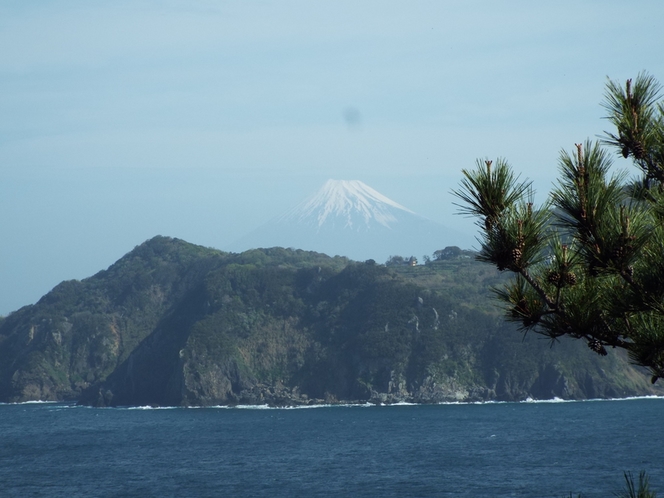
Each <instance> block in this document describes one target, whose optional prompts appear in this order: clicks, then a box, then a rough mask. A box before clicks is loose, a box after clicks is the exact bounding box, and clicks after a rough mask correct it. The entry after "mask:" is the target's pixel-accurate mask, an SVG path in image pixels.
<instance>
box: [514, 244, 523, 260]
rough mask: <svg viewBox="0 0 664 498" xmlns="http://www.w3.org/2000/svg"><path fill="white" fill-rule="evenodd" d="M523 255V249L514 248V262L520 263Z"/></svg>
mask: <svg viewBox="0 0 664 498" xmlns="http://www.w3.org/2000/svg"><path fill="white" fill-rule="evenodd" d="M521 256H523V253H522V252H521V249H519V248H518V247H515V248H514V249H512V261H513V262H514V263H518V262H519V260H520V259H521Z"/></svg>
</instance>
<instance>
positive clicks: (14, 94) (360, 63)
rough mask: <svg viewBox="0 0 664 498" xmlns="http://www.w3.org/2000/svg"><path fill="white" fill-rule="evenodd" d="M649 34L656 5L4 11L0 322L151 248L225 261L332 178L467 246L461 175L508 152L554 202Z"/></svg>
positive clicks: (6, 4) (645, 53) (153, 4)
mask: <svg viewBox="0 0 664 498" xmlns="http://www.w3.org/2000/svg"><path fill="white" fill-rule="evenodd" d="M662 19H664V2H662V1H661V0H640V1H638V2H625V1H624V0H621V1H617V0H601V1H599V0H598V1H578V0H576V1H567V0H559V1H556V2H533V1H532V0H530V1H505V2H499V1H490V0H478V1H466V2H451V1H443V0H436V1H434V0H430V1H411V2H404V1H401V2H396V1H389V0H380V1H361V0H353V1H335V2H312V1H310V0H309V1H288V0H285V1H284V0H280V1H253V2H251V1H216V2H213V1H195V0H194V1H179V0H171V1H163V0H162V1H156V0H154V1H140V0H132V1H126V0H119V1H114V2H89V1H74V0H59V1H57V2H56V1H48V0H38V1H34V2H26V1H23V0H0V234H1V236H2V238H1V240H0V314H6V313H8V312H10V311H12V310H15V309H17V308H19V307H21V306H23V305H25V304H31V303H33V302H35V301H36V300H38V299H39V297H41V296H42V295H43V294H45V293H46V292H48V291H49V290H50V289H51V288H52V287H53V286H55V285H56V284H57V283H58V282H60V281H62V280H66V279H73V278H76V279H81V278H84V277H87V276H90V275H92V274H94V273H96V272H97V271H99V270H101V269H104V268H106V267H108V266H109V265H110V264H112V263H113V262H114V261H115V260H117V259H118V258H119V257H121V256H122V255H123V254H125V253H126V252H128V251H130V250H131V249H132V248H133V247H134V246H136V245H138V244H140V243H141V242H143V241H145V240H147V239H148V238H150V237H152V236H154V235H157V234H161V235H168V236H173V237H179V238H182V239H185V240H187V241H190V242H193V243H197V244H202V245H206V246H211V247H217V248H223V247H224V246H225V245H226V244H229V243H231V242H232V241H234V240H235V239H236V238H238V237H240V236H241V235H244V234H245V233H246V232H248V231H250V230H252V229H254V228H256V227H257V226H258V225H260V224H262V223H264V222H265V221H267V220H268V219H270V218H271V217H272V216H274V215H276V214H279V213H281V212H283V211H285V210H286V209H288V208H290V207H292V206H293V205H294V204H296V203H297V202H299V201H300V200H302V198H304V197H306V196H308V195H310V194H311V193H313V192H314V191H315V190H317V189H318V188H319V187H320V186H321V185H322V184H323V183H324V181H325V180H327V179H329V178H335V179H348V180H351V179H357V180H362V181H364V182H365V183H367V184H368V185H370V186H372V187H373V188H375V189H377V190H378V191H380V192H381V193H383V194H385V195H387V196H388V197H390V198H392V199H393V200H395V201H396V202H398V203H400V204H402V205H404V206H406V207H408V208H409V209H411V210H413V211H415V212H417V213H419V214H421V215H423V216H426V217H428V218H430V219H433V220H435V221H439V222H441V223H443V224H446V225H448V226H451V227H454V228H457V229H462V230H466V231H469V232H470V231H474V227H473V225H472V222H471V221H469V220H468V219H466V218H463V217H460V216H453V214H452V213H454V212H455V207H454V206H453V205H452V202H453V199H452V197H451V196H450V194H449V191H450V189H452V188H454V187H456V185H457V183H458V181H459V178H460V170H461V168H469V167H472V166H473V165H474V162H475V160H476V158H483V157H490V158H495V157H497V156H501V157H506V158H508V160H509V161H510V162H511V163H512V164H513V165H514V167H515V168H516V169H517V170H519V171H521V172H523V174H524V176H527V177H529V178H531V179H533V180H534V181H535V182H536V187H537V188H538V190H539V191H540V192H541V193H542V195H543V194H544V193H546V192H547V191H548V190H549V188H550V186H551V182H552V181H553V180H554V178H555V173H556V164H557V157H558V154H559V151H560V149H561V148H566V149H571V148H573V146H574V143H575V142H579V141H583V140H585V139H586V138H594V137H595V136H597V135H599V134H601V133H602V131H603V130H604V129H606V128H607V123H606V122H604V121H602V119H601V117H602V115H603V110H602V108H601V106H600V105H599V104H600V102H601V100H602V95H603V91H604V85H605V83H606V77H607V76H609V77H611V78H613V79H620V80H624V79H626V78H628V77H633V76H635V75H636V74H637V73H638V72H640V71H642V70H647V71H648V72H650V73H651V74H653V75H654V76H655V77H657V78H659V79H660V80H663V81H664V57H662V49H663V48H664V31H663V30H662V28H661V21H662ZM617 164H618V165H620V163H617ZM440 245H441V248H442V247H444V246H445V245H446V244H445V241H441V244H440Z"/></svg>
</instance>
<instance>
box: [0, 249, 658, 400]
mask: <svg viewBox="0 0 664 498" xmlns="http://www.w3.org/2000/svg"><path fill="white" fill-rule="evenodd" d="M409 271H410V270H409ZM429 278H430V277H429ZM446 278H447V277H446ZM464 280H467V278H464ZM441 281H442V282H445V279H442V280H441ZM443 290H444V288H441V289H439V290H432V289H430V288H428V287H425V286H422V285H415V284H413V283H408V282H406V281H405V280H404V279H403V278H401V277H399V276H397V275H396V274H395V273H393V272H391V271H389V270H388V269H387V268H385V267H384V266H380V265H375V264H371V263H352V262H348V261H347V260H345V259H343V258H328V257H327V256H324V255H321V254H317V253H306V252H303V251H290V250H284V249H278V248H275V249H268V250H260V251H250V252H246V253H243V254H229V253H222V252H218V251H214V250H210V249H205V248H201V247H198V246H193V245H191V244H187V243H185V242H182V241H178V240H174V239H167V238H163V237H159V238H155V239H153V240H150V241H148V242H146V243H145V244H143V245H141V246H139V247H137V248H136V249H135V250H134V251H132V252H131V253H129V254H128V255H127V256H125V257H124V258H122V259H121V260H119V261H118V262H117V263H116V264H114V265H113V266H111V267H110V268H109V269H108V270H106V271H103V272H100V273H99V274H97V275H95V276H94V277H91V278H89V279H87V280H84V281H82V282H74V281H72V282H63V283H62V284H60V285H59V286H57V287H56V288H55V289H54V290H53V291H52V292H51V293H49V294H47V295H46V296H44V298H42V300H40V301H39V303H37V304H36V305H34V306H28V307H25V308H22V309H21V310H18V311H17V312H15V313H13V314H11V315H10V316H8V317H6V318H5V319H4V320H3V321H1V322H0V401H5V402H7V401H9V402H14V401H26V400H36V399H41V400H64V399H69V400H72V399H74V400H79V401H80V402H82V403H86V404H91V405H97V406H104V405H176V406H179V405H226V404H265V403H267V404H272V405H295V404H311V403H333V402H372V403H393V402H399V401H411V402H423V403H432V402H442V401H471V400H473V401H477V400H519V399H525V398H527V397H533V398H540V399H542V398H552V397H560V398H565V399H575V398H576V399H582V398H588V397H616V396H628V395H637V394H651V393H661V391H660V390H658V389H659V388H658V386H654V387H653V386H651V385H650V384H649V382H648V381H647V378H646V376H644V375H642V374H641V373H639V372H637V371H636V370H634V369H633V368H632V367H631V366H629V365H628V363H627V362H626V360H625V358H624V357H622V356H620V355H616V354H611V355H610V356H609V357H607V358H600V357H598V356H597V355H594V354H593V353H592V352H591V351H590V350H588V349H587V348H583V347H580V346H579V345H578V344H575V343H574V342H573V341H563V342H562V343H561V344H558V345H556V347H555V348H549V345H548V344H547V343H545V342H543V341H539V340H537V338H536V337H533V336H529V337H526V338H525V340H522V337H521V335H520V334H517V333H515V332H514V330H513V329H512V328H511V327H510V326H509V325H508V324H505V323H504V322H502V320H500V319H499V318H497V317H496V316H495V315H493V314H492V313H490V312H487V311H482V310H480V309H477V308H474V307H469V306H465V305H464V303H463V300H461V299H460V298H459V297H458V296H457V294H458V293H457V292H452V293H450V294H451V295H448V296H446V295H445V294H444V292H442V291H443ZM468 292H471V290H466V297H464V299H467V298H468V296H469V294H468ZM476 292H484V291H483V290H481V289H477V290H476Z"/></svg>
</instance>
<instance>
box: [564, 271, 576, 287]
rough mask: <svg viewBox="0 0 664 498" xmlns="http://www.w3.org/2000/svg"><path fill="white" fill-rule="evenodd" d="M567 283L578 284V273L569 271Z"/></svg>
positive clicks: (566, 278) (570, 284)
mask: <svg viewBox="0 0 664 498" xmlns="http://www.w3.org/2000/svg"><path fill="white" fill-rule="evenodd" d="M565 283H566V284H567V285H569V286H572V285H575V284H576V273H574V272H569V273H568V274H566V275H565Z"/></svg>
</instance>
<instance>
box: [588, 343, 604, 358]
mask: <svg viewBox="0 0 664 498" xmlns="http://www.w3.org/2000/svg"><path fill="white" fill-rule="evenodd" d="M588 347H589V348H590V349H592V350H593V351H595V353H597V354H598V355H600V356H606V355H607V354H608V353H607V352H606V348H605V347H604V346H602V343H601V342H599V341H598V340H597V339H590V340H589V341H588Z"/></svg>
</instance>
